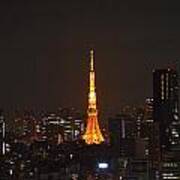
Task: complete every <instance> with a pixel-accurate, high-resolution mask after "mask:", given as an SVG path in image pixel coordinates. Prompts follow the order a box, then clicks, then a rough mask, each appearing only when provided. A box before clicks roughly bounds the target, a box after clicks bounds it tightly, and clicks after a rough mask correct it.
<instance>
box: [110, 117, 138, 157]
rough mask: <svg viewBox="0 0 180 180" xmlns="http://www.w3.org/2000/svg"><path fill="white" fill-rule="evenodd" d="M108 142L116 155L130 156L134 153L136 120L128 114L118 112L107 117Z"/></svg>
mask: <svg viewBox="0 0 180 180" xmlns="http://www.w3.org/2000/svg"><path fill="white" fill-rule="evenodd" d="M108 130H109V136H110V144H111V145H112V148H113V149H114V152H115V153H117V155H120V156H125V157H132V156H134V153H135V137H136V121H135V119H133V118H132V117H131V116H129V115H124V114H119V115H117V116H115V117H113V118H110V119H109V123H108Z"/></svg>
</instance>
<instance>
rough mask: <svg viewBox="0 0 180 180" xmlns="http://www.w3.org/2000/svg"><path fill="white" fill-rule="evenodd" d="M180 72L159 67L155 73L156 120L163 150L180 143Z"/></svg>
mask: <svg viewBox="0 0 180 180" xmlns="http://www.w3.org/2000/svg"><path fill="white" fill-rule="evenodd" d="M178 89H179V87H178V74H177V72H176V70H174V69H169V68H168V69H158V70H155V71H154V73H153V98H154V113H153V115H154V117H153V118H154V121H155V123H158V124H159V133H160V134H159V136H160V147H161V150H165V149H166V150H167V149H169V148H171V147H175V146H176V145H178V144H179V143H180V137H179V136H180V120H179V112H178V103H179V102H178V93H179V92H178Z"/></svg>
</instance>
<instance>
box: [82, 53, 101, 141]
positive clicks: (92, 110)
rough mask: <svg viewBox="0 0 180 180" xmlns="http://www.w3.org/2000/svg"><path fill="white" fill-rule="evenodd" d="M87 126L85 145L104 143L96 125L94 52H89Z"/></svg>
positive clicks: (84, 137)
mask: <svg viewBox="0 0 180 180" xmlns="http://www.w3.org/2000/svg"><path fill="white" fill-rule="evenodd" d="M87 115H88V117H87V126H86V131H85V134H84V135H83V137H82V138H83V139H84V140H85V142H86V143H87V144H100V143H102V142H103V141H104V137H103V135H102V133H101V130H100V128H99V123H98V110H97V102H96V91H95V71H94V52H93V50H91V51H90V73H89V94H88V110H87Z"/></svg>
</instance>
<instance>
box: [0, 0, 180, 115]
mask: <svg viewBox="0 0 180 180" xmlns="http://www.w3.org/2000/svg"><path fill="white" fill-rule="evenodd" d="M173 2H175V1H169V3H168V2H167V1H144V0H143V1H132V0H131V1H130V0H129V1H127V0H122V1H121V0H117V1H111V0H91V1H88V0H72V1H70V0H66V1H64V0H59V1H52V0H48V1H47V0H44V1H37V0H36V1H33V0H31V1H28V2H27V1H15V0H14V1H5V0H4V1H1V2H0V82H1V86H0V106H2V107H4V108H10V109H12V108H17V107H19V108H24V107H28V108H29V107H33V108H34V107H35V108H48V109H53V108H56V107H57V106H74V107H76V108H78V109H80V110H85V107H86V104H87V102H86V101H87V88H88V84H87V82H88V81H87V80H88V79H87V78H88V51H89V49H90V48H92V47H93V48H94V49H95V58H96V70H97V88H98V89H97V91H98V100H99V107H100V111H101V112H106V113H111V112H117V111H118V110H119V108H120V107H121V106H122V105H124V104H142V103H144V100H145V98H146V97H149V96H152V70H153V68H157V67H158V68H159V67H166V66H167V65H171V64H173V63H174V61H175V60H176V59H179V58H180V6H179V5H178V4H173Z"/></svg>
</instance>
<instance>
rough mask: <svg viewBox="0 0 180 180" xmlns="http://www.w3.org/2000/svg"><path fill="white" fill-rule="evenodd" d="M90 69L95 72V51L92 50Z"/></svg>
mask: <svg viewBox="0 0 180 180" xmlns="http://www.w3.org/2000/svg"><path fill="white" fill-rule="evenodd" d="M90 69H91V71H94V51H93V49H91V50H90Z"/></svg>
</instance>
